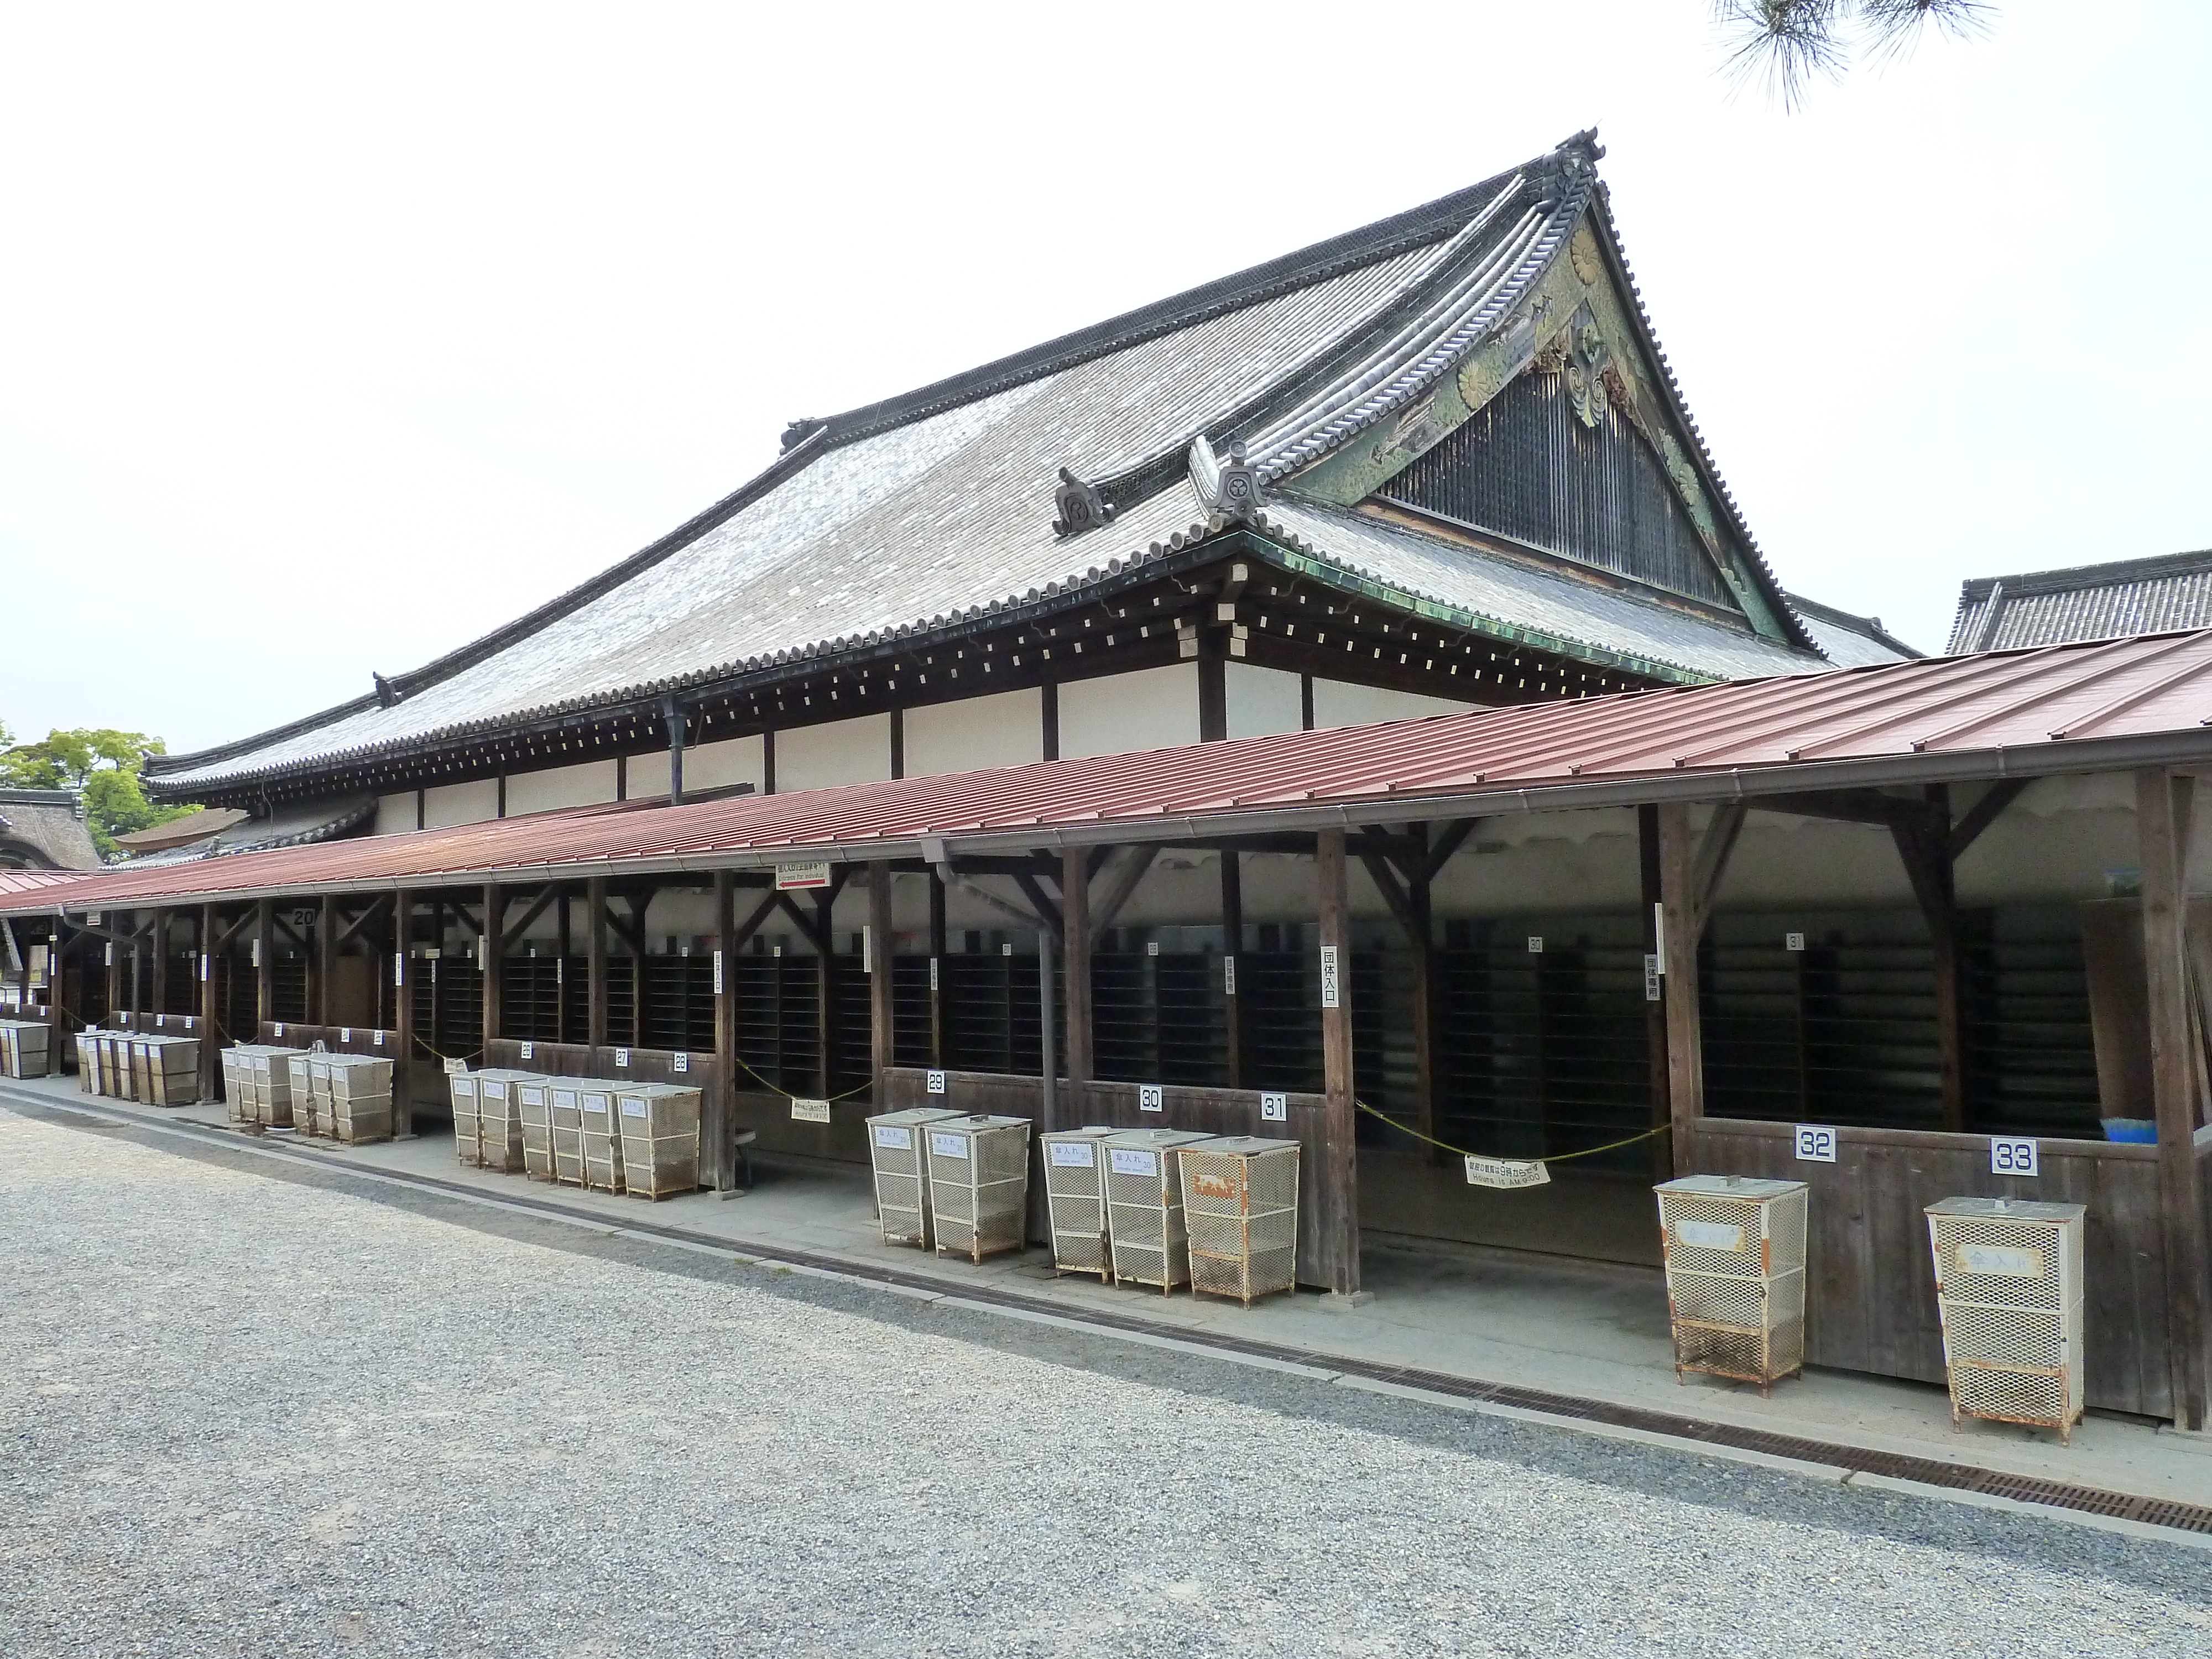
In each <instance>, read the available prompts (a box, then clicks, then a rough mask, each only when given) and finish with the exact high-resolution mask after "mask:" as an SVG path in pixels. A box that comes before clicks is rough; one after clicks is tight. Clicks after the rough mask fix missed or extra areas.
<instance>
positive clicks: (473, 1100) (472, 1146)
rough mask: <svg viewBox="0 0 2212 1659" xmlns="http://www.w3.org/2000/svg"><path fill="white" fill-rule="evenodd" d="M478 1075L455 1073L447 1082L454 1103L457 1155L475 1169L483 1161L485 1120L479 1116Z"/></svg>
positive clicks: (454, 1149) (454, 1143)
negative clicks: (481, 1144)
mask: <svg viewBox="0 0 2212 1659" xmlns="http://www.w3.org/2000/svg"><path fill="white" fill-rule="evenodd" d="M446 1092H447V1095H448V1097H450V1098H451V1099H452V1101H453V1156H454V1157H456V1158H459V1159H460V1161H461V1162H462V1163H464V1164H470V1165H471V1166H473V1165H475V1164H481V1163H482V1162H483V1149H482V1147H481V1146H479V1145H478V1140H479V1134H480V1126H481V1124H482V1123H483V1119H482V1118H481V1117H480V1116H479V1115H478V1114H477V1105H478V1102H477V1074H476V1073H474V1072H453V1073H449V1074H448V1075H447V1079H446Z"/></svg>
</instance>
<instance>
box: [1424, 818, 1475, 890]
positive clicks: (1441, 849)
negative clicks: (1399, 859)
mask: <svg viewBox="0 0 2212 1659" xmlns="http://www.w3.org/2000/svg"><path fill="white" fill-rule="evenodd" d="M1481 822H1482V820H1481V819H1480V818H1454V819H1452V820H1451V822H1449V823H1447V824H1445V825H1444V826H1443V831H1442V833H1440V834H1439V835H1438V836H1437V838H1436V840H1435V842H1433V843H1431V846H1430V848H1429V867H1428V871H1427V875H1428V878H1429V879H1430V880H1431V881H1434V880H1435V879H1436V878H1437V877H1438V876H1440V875H1442V874H1443V867H1444V866H1445V865H1446V864H1448V863H1449V862H1450V861H1451V856H1452V854H1455V853H1456V852H1458V851H1459V849H1460V848H1462V846H1464V845H1465V844H1466V842H1467V838H1468V836H1471V835H1473V834H1474V826H1475V825H1476V824H1478V823H1481Z"/></svg>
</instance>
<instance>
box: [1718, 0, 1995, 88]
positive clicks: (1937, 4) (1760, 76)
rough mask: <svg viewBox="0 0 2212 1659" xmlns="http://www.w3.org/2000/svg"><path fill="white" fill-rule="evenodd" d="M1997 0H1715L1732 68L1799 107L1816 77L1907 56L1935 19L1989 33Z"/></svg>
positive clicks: (1954, 29)
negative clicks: (1860, 61) (1865, 61)
mask: <svg viewBox="0 0 2212 1659" xmlns="http://www.w3.org/2000/svg"><path fill="white" fill-rule="evenodd" d="M1992 9H1993V7H1992V6H1991V5H1990V0H1713V17H1714V20H1715V21H1717V22H1718V23H1719V25H1720V26H1721V28H1722V30H1723V33H1725V34H1726V36H1727V37H1728V39H1729V60H1728V68H1729V72H1730V73H1731V74H1732V75H1734V76H1735V77H1736V79H1737V80H1739V81H1744V82H1759V83H1760V84H1762V85H1763V86H1764V87H1765V88H1766V91H1767V93H1768V94H1769V95H1770V96H1772V97H1775V98H1778V99H1779V100H1781V102H1782V103H1783V104H1784V106H1787V107H1789V108H1791V109H1796V108H1799V107H1800V106H1802V105H1803V103H1804V101H1805V94H1806V92H1807V91H1808V88H1810V87H1811V86H1812V83H1813V82H1814V80H1815V79H1827V80H1840V79H1842V78H1843V75H1844V70H1847V69H1849V68H1850V64H1851V60H1852V59H1853V58H1855V57H1862V58H1871V59H1873V60H1875V62H1881V61H1883V60H1885V59H1891V58H1900V57H1903V56H1904V55H1905V53H1907V52H1911V50H1912V48H1913V47H1914V46H1916V45H1917V44H1918V43H1919V40H1920V38H1921V36H1922V35H1923V34H1924V33H1926V32H1927V31H1928V30H1929V28H1930V27H1934V28H1935V29H1936V30H1937V31H1938V32H1940V33H1944V34H1948V35H1949V36H1951V37H1952V38H1953V39H1954V40H1971V39H1972V38H1974V37H1975V36H1978V35H1981V34H1986V33H1988V32H1989V27H1990V11H1991V10H1992Z"/></svg>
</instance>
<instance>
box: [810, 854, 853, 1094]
mask: <svg viewBox="0 0 2212 1659" xmlns="http://www.w3.org/2000/svg"><path fill="white" fill-rule="evenodd" d="M847 873H848V871H847V867H846V866H839V867H838V868H837V869H836V870H834V871H832V872H830V878H829V889H828V890H826V891H824V890H821V889H817V890H816V891H815V894H814V927H813V930H812V931H813V935H814V948H815V951H816V952H817V956H816V961H817V964H818V971H817V973H816V974H815V975H814V1029H815V1030H816V1032H817V1033H818V1034H819V1036H820V1038H821V1052H820V1054H818V1055H817V1057H816V1060H815V1067H814V1076H815V1081H816V1084H817V1089H816V1093H817V1096H818V1097H820V1098H821V1099H823V1100H827V1099H829V1097H830V1096H832V1095H834V1094H836V1092H837V1064H836V1054H837V1035H838V1032H837V997H836V971H837V952H836V924H835V922H834V920H833V918H832V917H831V915H830V911H831V909H832V908H833V907H834V906H835V905H836V902H837V891H838V890H839V889H840V888H842V886H844V884H845V883H844V881H843V880H842V878H843V877H844V876H845V875H846V874H847Z"/></svg>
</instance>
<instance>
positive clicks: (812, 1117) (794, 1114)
mask: <svg viewBox="0 0 2212 1659" xmlns="http://www.w3.org/2000/svg"><path fill="white" fill-rule="evenodd" d="M791 1121H793V1122H794V1123H827V1122H828V1121H829V1102H828V1101H826V1100H801V1099H799V1097H797V1096H796V1095H794V1096H793V1097H792V1101H791ZM898 1133H900V1134H902V1135H903V1134H904V1133H906V1131H905V1130H903V1129H902V1130H900V1131H899V1132H898ZM876 1139H877V1140H878V1143H880V1144H882V1145H884V1146H890V1145H892V1144H893V1143H891V1142H889V1141H885V1140H884V1131H883V1130H881V1129H878V1130H877V1131H876ZM896 1144H898V1145H901V1146H904V1145H906V1144H908V1143H906V1142H904V1141H900V1142H898V1143H896Z"/></svg>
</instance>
